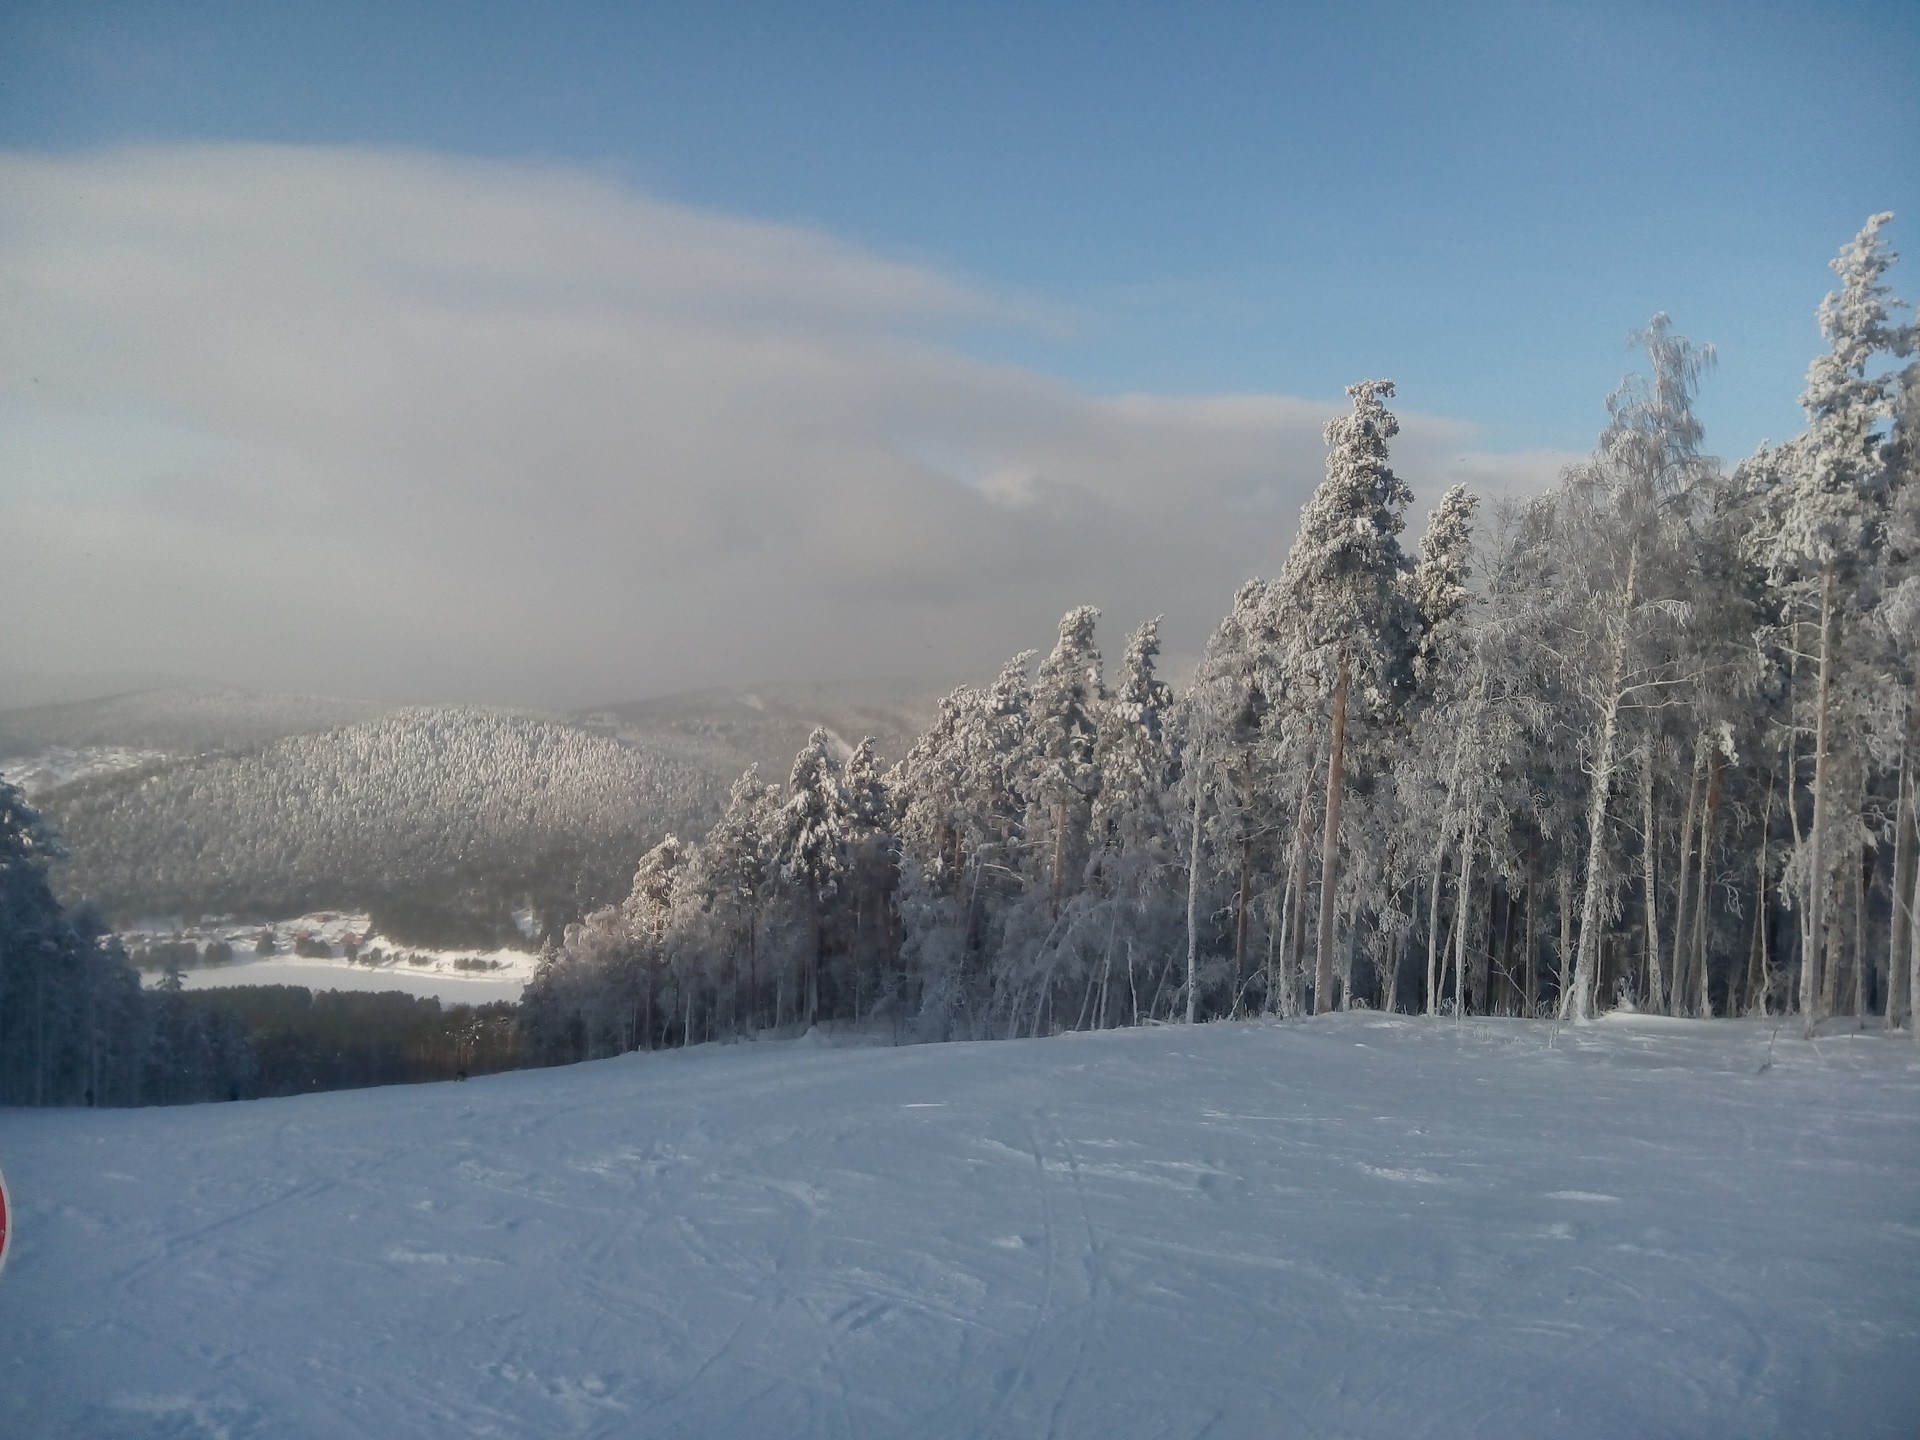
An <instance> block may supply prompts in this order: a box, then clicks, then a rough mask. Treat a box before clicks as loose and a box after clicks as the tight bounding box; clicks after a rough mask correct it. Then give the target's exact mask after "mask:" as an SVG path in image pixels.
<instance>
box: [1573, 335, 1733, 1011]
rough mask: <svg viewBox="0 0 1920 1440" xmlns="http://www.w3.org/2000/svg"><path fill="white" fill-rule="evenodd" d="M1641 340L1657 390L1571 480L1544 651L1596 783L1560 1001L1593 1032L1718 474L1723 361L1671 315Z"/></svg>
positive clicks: (1622, 416)
mask: <svg viewBox="0 0 1920 1440" xmlns="http://www.w3.org/2000/svg"><path fill="white" fill-rule="evenodd" d="M1640 339H1641V340H1642V342H1643V343H1644V344H1645V346H1646V350H1647V357H1648V360H1649V361H1650V368H1651V370H1652V375H1651V377H1650V379H1648V380H1645V381H1642V380H1640V379H1638V378H1630V379H1629V380H1628V381H1627V382H1625V383H1624V384H1623V385H1622V386H1621V387H1620V388H1619V389H1618V390H1616V391H1615V392H1614V394H1613V395H1612V396H1610V397H1609V398H1608V401H1607V408H1608V410H1609V412H1610V414H1611V421H1610V423H1609V424H1608V426H1607V428H1606V430H1605V431H1603V432H1602V433H1601V436H1600V443H1599V446H1598V448H1597V449H1596V450H1595V452H1594V455H1593V458H1592V459H1591V460H1590V461H1588V462H1587V463H1586V464H1584V465H1581V466H1576V467H1574V468H1573V469H1571V470H1569V471H1568V473H1567V475H1566V477H1565V480H1564V482H1563V484H1562V486H1561V489H1560V492H1559V494H1558V496H1557V502H1558V503H1557V506H1556V513H1555V517H1554V525H1553V533H1554V538H1555V540H1556V542H1557V544H1558V546H1559V547H1560V549H1561V555H1560V559H1559V561H1558V564H1557V570H1558V579H1559V585H1560V596H1559V604H1558V606H1557V613H1556V614H1555V615H1554V616H1553V618H1552V623H1551V626H1550V628H1549V630H1548V631H1547V632H1546V633H1544V634H1543V635H1542V637H1541V639H1542V643H1545V644H1547V645H1548V646H1550V647H1551V648H1552V649H1553V651H1554V653H1555V654H1556V655H1557V656H1558V657H1559V658H1560V660H1561V662H1562V665H1561V670H1562V674H1563V677H1564V678H1565V680H1566V682H1567V686H1568V691H1569V694H1570V695H1576V696H1578V697H1580V701H1581V710H1582V712H1583V713H1582V714H1581V715H1580V716H1579V717H1578V718H1577V721H1576V724H1577V725H1578V731H1577V733H1579V734H1581V736H1582V742H1583V749H1584V750H1585V752H1586V765H1587V769H1588V771H1589V774H1590V781H1589V788H1588V801H1587V807H1586V823H1585V827H1584V828H1585V841H1586V860H1585V864H1584V866H1583V867H1582V869H1583V880H1582V887H1581V896H1582V899H1581V910H1580V914H1579V920H1578V924H1577V938H1576V945H1577V949H1576V950H1575V954H1574V971H1573V976H1572V979H1571V984H1570V985H1569V987H1568V989H1567V991H1566V993H1564V994H1562V995H1561V997H1560V1011H1561V1015H1562V1016H1563V1018H1564V1017H1568V1016H1571V1017H1575V1018H1579V1019H1582V1020H1584V1019H1586V1018H1588V1017H1589V1016H1590V1015H1591V1014H1592V1013H1593V1009H1594V1003H1595V995H1594V990H1595V984H1596V981H1597V979H1598V964H1599V957H1600V948H1599V947H1600V940H1601V933H1602V923H1603V919H1606V918H1611V915H1612V907H1613V903H1614V902H1613V898H1612V897H1613V896H1614V894H1615V888H1616V887H1615V883H1614V882H1615V881H1616V880H1617V879H1618V876H1617V874H1616V873H1615V872H1614V870H1613V869H1612V868H1611V867H1612V865H1613V862H1614V859H1615V856H1614V852H1613V848H1612V846H1611V840H1612V834H1613V828H1614V824H1615V818H1616V812H1615V810H1614V807H1613V792H1614V787H1615V782H1616V778H1617V776H1618V774H1619V772H1620V769H1621V765H1622V758H1623V754H1624V753H1625V747H1624V745H1623V743H1622V742H1623V722H1624V721H1625V720H1626V719H1627V718H1628V716H1629V712H1630V711H1631V710H1632V709H1634V708H1635V707H1636V706H1643V705H1649V704H1653V703H1656V702H1657V698H1658V697H1659V695H1660V694H1661V693H1662V691H1663V689H1664V687H1666V686H1668V685H1670V684H1672V683H1673V682H1674V681H1675V680H1676V678H1677V675H1676V671H1675V668H1674V666H1673V665H1672V663H1671V662H1672V650H1671V648H1670V646H1669V644H1668V643H1667V641H1668V632H1670V630H1671V629H1672V627H1674V626H1676V625H1680V624H1683V623H1684V622H1685V619H1686V606H1685V601H1684V599H1683V598H1682V597H1683V593H1684V588H1685V587H1684V575H1685V566H1686V554H1687V552H1686V549H1685V546H1684V544H1683V543H1682V542H1683V541H1684V539H1685V533H1686V532H1685V529H1684V526H1683V525H1682V523H1681V521H1682V519H1683V518H1684V515H1685V512H1686V507H1687V506H1688V504H1689V503H1690V496H1691V492H1692V489H1693V487H1694V486H1695V485H1696V484H1697V483H1698V482H1699V481H1700V479H1701V477H1702V476H1703V475H1704V474H1705V473H1707V472H1708V471H1709V470H1710V469H1711V462H1710V461H1708V460H1706V459H1705V458H1704V457H1702V455H1701V453H1700V449H1699V446H1700V440H1701V438H1702V430H1701V427H1700V423H1699V421H1698V420H1697V419H1696V418H1695V417H1694V414H1693V397H1694V394H1695V392H1696V390H1697V389H1698V387H1699V382H1700V377H1701V375H1702V374H1703V373H1704V371H1705V369H1706V367H1707V366H1708V365H1710V364H1711V362H1712V351H1711V349H1703V348H1700V347H1696V346H1694V345H1692V344H1691V343H1689V342H1688V341H1687V340H1686V339H1685V338H1684V337H1683V336H1680V335H1677V334H1675V333H1674V332H1673V329H1672V326H1671V324H1670V323H1669V321H1668V320H1667V317H1666V316H1665V315H1656V316H1655V317H1654V318H1653V321H1652V323H1651V324H1650V325H1649V326H1648V328H1647V329H1646V330H1645V331H1644V332H1642V335H1641V336H1640Z"/></svg>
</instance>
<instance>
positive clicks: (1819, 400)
mask: <svg viewBox="0 0 1920 1440" xmlns="http://www.w3.org/2000/svg"><path fill="white" fill-rule="evenodd" d="M1892 218H1893V217H1892V216H1891V215H1890V214H1880V215H1875V216H1873V217H1872V218H1870V219H1869V220H1868V221H1867V224H1866V226H1865V228H1864V229H1862V230H1861V232H1860V233H1859V235H1858V236H1856V237H1855V238H1854V240H1853V241H1852V242H1851V243H1850V244H1848V245H1847V246H1845V247H1844V248H1843V249H1842V250H1841V252H1840V254H1839V255H1838V256H1837V257H1836V258H1835V259H1834V261H1833V269H1834V271H1835V272H1836V273H1837V274H1838V275H1839V277H1840V288H1839V289H1838V290H1836V291H1834V292H1832V293H1830V294H1829V295H1828V296H1827V298H1826V300H1825V301H1824V302H1822V304H1821V306H1820V330H1821V333H1822V334H1823V335H1824V336H1825V337H1826V340H1827V343H1828V349H1827V352H1826V353H1825V354H1823V355H1821V356H1819V357H1818V358H1816V359H1815V360H1814V362H1813V364H1812V366H1811V367H1810V368H1809V369H1808V372H1807V388H1806V391H1805V393H1804V394H1802V396H1801V397H1800V403H1801V405H1802V406H1803V407H1804V408H1805V410H1806V412H1807V430H1806V433H1805V434H1804V435H1803V436H1801V437H1800V439H1799V440H1798V441H1796V442H1794V443H1793V444H1792V445H1791V446H1789V447H1787V448H1786V449H1785V450H1784V451H1783V452H1782V453H1781V454H1780V456H1779V463H1778V464H1776V465H1775V466H1772V467H1769V469H1768V470H1767V471H1766V472H1765V473H1766V474H1767V475H1768V477H1769V479H1771V480H1772V481H1773V483H1772V484H1771V485H1770V487H1769V488H1768V490H1767V492H1766V495H1765V503H1766V507H1767V510H1768V512H1769V514H1768V520H1769V523H1768V524H1767V525H1765V526H1764V527H1763V528H1762V529H1761V530H1760V531H1759V532H1758V533H1757V534H1756V536H1755V538H1754V542H1753V543H1754V546H1755V550H1756V553H1757V554H1758V556H1759V557H1760V558H1761V559H1762V560H1763V561H1764V563H1765V564H1766V565H1767V567H1768V570H1769V578H1770V579H1771V581H1772V583H1773V585H1774V587H1775V589H1776V591H1777V592H1779V594H1780V595H1781V596H1782V598H1783V600H1784V601H1785V602H1786V604H1787V605H1788V606H1789V607H1790V609H1791V610H1792V611H1794V612H1797V613H1798V614H1800V615H1804V616H1808V617H1812V624H1813V631H1814V638H1813V646H1812V649H1813V652H1814V654H1815V656H1816V661H1815V663H1816V664H1817V666H1818V673H1817V677H1816V679H1815V681H1814V694H1813V703H1812V710H1813V725H1812V729H1813V781H1812V804H1813V816H1812V823H1811V827H1810V831H1809V833H1808V836H1807V841H1806V865H1805V869H1806V913H1807V921H1806V926H1805V932H1804V933H1805V948H1804V959H1803V962H1802V966H1801V985H1800V1009H1801V1013H1802V1015H1803V1017H1804V1019H1805V1023H1806V1026H1807V1029H1808V1032H1809V1033H1811V1031H1812V1028H1813V1026H1814V1025H1815V1024H1816V1023H1817V1022H1818V1020H1819V1017H1820V1014H1821V1011H1822V1003H1823V993H1822V992H1823V985H1822V980H1823V969H1824V965H1825V956H1826V950H1827V942H1828V938H1829V937H1828V932H1827V924H1826V912H1827V898H1828V891H1829V889H1830V886H1831V880H1832V877H1831V876H1830V874H1829V865H1830V862H1831V859H1832V852H1831V849H1830V846H1829V835H1828V831H1829V811H1830V809H1831V803H1830V802H1831V795H1830V789H1831V770H1832V763H1833V754H1832V751H1833V746H1832V737H1831V736H1830V735H1829V721H1830V718H1831V712H1832V708H1833V697H1834V691H1835V685H1836V681H1837V679H1838V676H1837V675H1836V671H1837V669H1838V668H1839V659H1840V655H1841V652H1842V649H1843V646H1844V644H1845V640H1846V636H1845V634H1844V631H1845V629H1846V622H1847V619H1848V617H1849V615H1850V613H1851V610H1852V608H1853V607H1852V606H1851V605H1850V604H1849V603H1848V599H1849V597H1848V595H1847V594H1846V593H1845V591H1846V587H1848V586H1849V585H1851V584H1854V583H1856V582H1857V581H1858V580H1859V578H1860V577H1861V575H1862V573H1863V572H1864V571H1865V570H1866V569H1867V567H1869V566H1870V565H1871V562H1872V555H1873V552H1874V550H1875V549H1876V548H1877V542H1878V540H1879V536H1878V535H1877V534H1876V529H1877V522H1878V520H1879V518H1880V517H1879V506H1878V504H1877V503H1876V502H1877V501H1878V500H1879V498H1880V496H1879V495H1878V493H1877V489H1878V482H1879V481H1880V479H1881V475H1882V471H1881V465H1880V456H1879V450H1880V445H1881V436H1880V427H1881V426H1882V424H1883V422H1884V421H1886V420H1887V418H1888V417H1889V414H1890V411H1891V401H1892V390H1893V382H1892V377H1891V376H1889V375H1887V374H1876V373H1872V371H1871V367H1872V363H1873V361H1874V360H1875V358H1876V357H1877V356H1879V355H1880V354H1881V353H1883V352H1886V351H1889V350H1894V349H1904V348H1906V346H1907V345H1908V344H1909V343H1910V340H1909V336H1908V332H1906V331H1905V330H1904V329H1902V328H1901V327H1899V326H1896V325H1894V324H1893V323H1892V322H1891V320H1890V318H1889V310H1890V307H1891V306H1892V305H1894V304H1897V303H1898V302H1897V301H1894V300H1893V298H1892V293H1891V290H1890V288H1889V287H1888V286H1887V284H1886V283H1885V280H1884V277H1885V275H1886V272H1887V270H1888V269H1889V268H1890V267H1891V265H1892V264H1893V261H1894V258H1895V257H1894V255H1893V253H1892V252H1891V251H1890V250H1889V249H1888V248H1887V246H1886V244H1885V242H1884V241H1883V240H1882V239H1881V237H1880V229H1881V227H1882V226H1883V225H1884V224H1885V223H1886V222H1887V221H1888V220H1890V219H1892Z"/></svg>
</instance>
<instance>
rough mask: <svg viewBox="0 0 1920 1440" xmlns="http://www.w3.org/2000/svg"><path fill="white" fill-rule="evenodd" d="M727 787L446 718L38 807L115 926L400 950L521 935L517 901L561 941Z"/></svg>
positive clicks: (549, 735)
mask: <svg viewBox="0 0 1920 1440" xmlns="http://www.w3.org/2000/svg"><path fill="white" fill-rule="evenodd" d="M718 788H719V787H718V786H716V785H715V783H714V782H713V781H712V780H711V779H709V778H708V777H707V776H705V775H704V774H703V773H701V772H700V771H699V770H697V769H696V768H694V767H693V766H691V765H688V764H685V763H684V762H681V761H678V760H674V759H671V758H668V757H665V756H661V755H655V754H650V753H648V752H646V751H643V750H639V749H635V748H633V747H631V746H627V745H623V744H620V743H619V742H618V741H615V740H612V739H609V738H607V737H605V736H600V735H594V734H590V733H588V732H586V731H584V730H581V729H579V728H577V727H574V726H568V725H559V724H554V723H552V722H549V721H545V720H539V719H534V718H532V717H528V716H520V715H511V714H502V713H500V712H496V711H486V710H472V709H447V708H437V709H416V710H403V711H399V712H396V713H394V714H391V715H387V716H383V717H381V718H379V719H375V720H371V721H368V722H366V723H363V724H358V725H350V726H345V727H343V728H340V729H335V730H329V731H325V732H322V733H319V734H303V735H293V736H289V737H287V738H284V739H281V740H279V741H276V742H275V743H273V744H271V745H267V746H265V747H263V748H261V749H258V750H255V751H251V752H247V753H242V754H218V755H207V756H200V757H197V758H194V759H189V760H182V761H172V762H165V763H162V764H158V765H154V766H149V767H146V768H144V769H141V770H137V771H132V772H123V773H120V774H116V775H111V776H101V777H97V778H94V779H89V780H84V781H80V782H77V783H75V784H72V785H68V786H65V787H62V788H61V789H59V790H57V791H54V792H52V793H51V794H49V795H48V796H47V797H46V800H45V805H46V808H47V812H48V814H49V816H50V817H51V819H52V820H53V821H54V823H55V824H56V825H57V827H58V829H59V831H60V833H61V835H62V836H63V837H64V838H65V840H66V842H67V844H68V846H69V847H70V849H71V859H69V860H68V861H67V863H66V864H65V865H64V866H63V867H62V869H61V871H60V883H61V887H62V889H63V891H64V893H65V894H66V895H67V896H68V897H69V898H70V899H72V900H74V901H75V902H81V903H86V904H89V905H91V906H93V907H94V908H96V909H97V910H99V911H101V912H102V913H103V914H105V915H107V916H108V917H110V918H112V919H113V920H115V921H117V922H121V923H126V922H128V921H132V920H137V919H140V918H143V917H146V916H153V915H190V916H191V915H201V914H236V913H238V914H255V915H298V914H302V913H304V912H306V911H310V910H317V909H325V908H337V907H352V908H364V909H367V910H369V911H370V912H371V913H372V915H373V918H374V923H375V924H376V925H377V926H378V928H379V929H380V931H381V933H383V934H385V935H388V936H391V937H393V938H394V939H396V940H399V941H400V942H402V943H411V944H421V945H435V944H438V945H478V946H490V945H498V944H503V943H517V942H518V940H519V939H520V936H519V934H518V932H517V931H516V930H515V928H514V925H513V921H512V919H511V912H512V911H513V910H515V909H516V908H519V907H521V906H523V905H530V906H531V907H532V908H533V909H534V911H535V913H536V914H537V915H540V916H542V917H543V918H544V919H546V920H548V921H550V922H551V924H552V925H553V926H554V928H555V929H556V930H557V929H558V928H559V926H561V925H562V924H564V923H565V922H566V920H568V919H569V918H571V917H573V916H576V915H578V914H580V913H581V912H582V910H584V909H587V908H591V907H592V906H594V905H596V904H599V903H601V902H602V901H603V900H604V899H606V898H608V897H610V896H615V895H618V894H619V893H620V892H621V891H622V890H623V889H624V887H625V884H626V879H627V877H626V873H625V870H626V865H628V864H631V863H632V862H631V856H632V855H634V854H635V853H636V852H637V851H638V850H640V849H642V848H644V847H645V846H647V845H649V844H652V843H653V842H654V841H655V840H657V839H658V838H659V837H660V835H661V834H662V833H663V831H665V830H667V829H670V828H672V827H674V826H684V825H687V824H702V823H705V822H706V821H708V820H710V819H711V817H712V816H713V815H714V814H715V813H717V810H718V801H719V795H718V793H717V791H718ZM622 856H624V857H628V858H627V859H626V860H625V861H624V862H623V861H622V860H621V859H619V858H618V857H622Z"/></svg>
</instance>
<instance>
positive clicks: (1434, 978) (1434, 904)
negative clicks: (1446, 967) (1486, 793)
mask: <svg viewBox="0 0 1920 1440" xmlns="http://www.w3.org/2000/svg"><path fill="white" fill-rule="evenodd" d="M1444 823H1445V822H1443V828H1442V830H1441V839H1440V853H1439V854H1438V855H1436V856H1434V857H1433V890H1432V892H1431V895H1430V897H1429V898H1428V900H1427V1014H1429V1015H1438V1014H1439V1013H1440V880H1441V877H1442V876H1443V875H1444V874H1445V873H1446V869H1447V842H1446V831H1445V828H1444Z"/></svg>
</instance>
